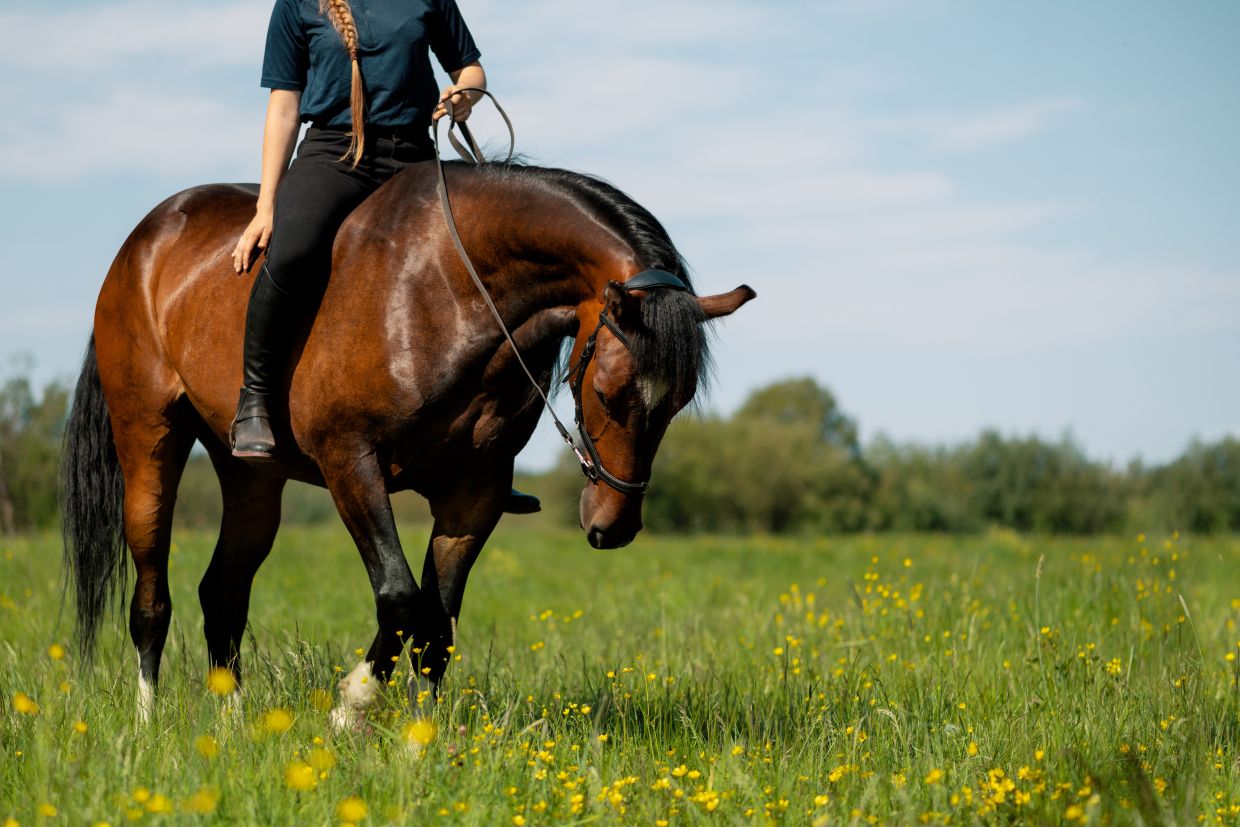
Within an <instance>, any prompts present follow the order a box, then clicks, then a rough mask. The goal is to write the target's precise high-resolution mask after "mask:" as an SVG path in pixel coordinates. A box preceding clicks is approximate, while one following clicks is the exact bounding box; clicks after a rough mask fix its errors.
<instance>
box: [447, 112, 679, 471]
mask: <svg viewBox="0 0 1240 827" xmlns="http://www.w3.org/2000/svg"><path fill="white" fill-rule="evenodd" d="M457 92H478V93H480V94H483V95H485V96H487V97H488V98H490V99H491V103H492V104H493V105H494V106H495V110H496V111H497V112H499V115H500V117H501V118H503V120H504V124H505V125H506V126H507V127H508V157H507V158H505V159H504V160H503V161H502V162H501V163H508V162H509V161H511V160H512V154H513V150H514V149H515V146H516V135H515V133H514V132H513V128H512V121H510V120H509V119H508V114H507V113H506V112H504V110H503V109H502V108H501V107H500V105H499V101H497V100H495V96H494V95H492V94H491V93H490V92H488V91H486V90H485V89H476V88H469V89H458V90H457ZM443 104H444V108H445V109H446V110H447V113H448V140H449V141H450V142H451V143H452V146H453V148H454V149H455V150H456V152H457V154H458V155H460V156H461V158H462V159H463V160H464V161H466V162H467V163H470V164H474V165H476V166H477V165H481V164H485V163H487V160H486V159H485V158H484V157H483V154H482V150H481V149H480V148H479V147H478V143H477V142H476V141H475V140H474V136H473V134H472V133H471V132H470V131H469V127H467V126H466V125H465V124H464V123H463V122H458V121H457V120H456V119H455V118H454V117H453V113H452V101H451V100H445V101H443ZM458 127H459V128H460V130H461V134H462V135H463V136H464V138H465V140H466V142H467V143H468V144H469V147H468V148H466V147H465V146H464V145H462V144H461V142H460V141H458V140H457V139H456V136H455V135H454V134H453V130H455V129H456V128H458ZM432 131H433V133H434V140H435V164H436V166H437V168H438V170H439V200H440V203H441V204H442V205H443V214H444V219H445V220H446V221H447V224H448V234H449V235H450V236H451V237H452V243H453V244H454V245H455V246H456V252H457V254H458V255H459V256H460V258H461V263H463V264H464V265H465V269H466V270H467V271H469V276H470V278H472V279H473V280H474V284H475V285H476V286H477V288H478V291H479V292H480V293H482V299H483V301H484V302H485V303H486V306H487V308H488V309H489V310H490V311H491V315H492V316H494V317H495V321H496V323H497V324H498V325H499V329H500V330H501V331H502V332H503V334H504V338H505V339H507V340H508V344H509V345H510V346H511V347H512V352H513V354H514V355H515V356H516V357H517V363H518V364H519V365H521V370H523V371H525V375H526V377H528V378H529V380H530V384H531V385H533V386H534V390H536V391H538V395H539V396H540V397H542V401H543V404H544V405H546V406H547V411H548V412H549V413H550V414H551V419H552V421H553V422H554V423H555V429H556V430H557V431H559V432H560V437H561V438H563V440H564V442H565V443H566V444H567V445H568V447H569V448H571V449H572V451H573V453H574V454H576V455H577V461H578V462H580V463H581V473H582V474H583V475H584V476H585V478H586V479H588V480H589V481H590V482H591V483H593V484H595V485H597V484H598V483H600V482H603V483H606V484H607V485H609V486H611V487H612V488H614V489H615V490H617V491H619V492H620V493H621V494H645V493H646V490H647V489H648V488H649V487H650V481H649V480H646V481H643V482H628V481H626V480H622V479H620V478H619V477H617V476H616V475H615V474H612V473H611V472H610V471H608V470H607V469H606V468H605V467H603V460H602V458H601V457H600V456H599V454H598V448H597V447H596V446H595V444H594V439H593V438H592V437H591V436H590V432H589V431H588V430H586V426H585V415H584V413H583V411H582V403H581V399H582V385H583V383H584V382H585V376H586V368H587V367H588V366H589V364H590V360H591V359H592V358H594V352H595V350H596V346H597V344H598V334H599V331H600V330H602V329H603V328H604V327H606V328H607V329H608V330H610V331H611V333H612V335H614V336H615V337H616V339H618V340H619V341H620V343H621V344H622V345H624V346H625V347H626V348H627V349H628V350H629V352H630V353H632V352H634V347H633V341H632V340H631V339H630V338H629V337H628V335H627V334H626V333H625V332H624V331H622V330H621V329H620V325H618V324H616V321H615V320H614V319H612V318H611V317H610V316H608V315H607V309H606V307H604V309H603V310H602V311H601V312H600V313H599V314H598V324H597V325H595V327H594V331H593V332H592V333H591V334H590V336H589V337H588V338H587V339H586V341H585V344H584V345H582V348H581V355H580V356H579V357H578V359H577V366H576V367H575V368H573V369H572V370H570V371H569V374H568V376H567V377H565V381H566V382H568V383H569V389H570V391H571V393H572V395H573V405H574V413H573V425H574V427H575V428H576V429H577V436H578V439H577V440H574V439H573V437H572V435H570V434H569V432H568V429H567V428H566V427H564V423H563V422H561V421H560V418H559V417H558V416H556V413H555V409H554V408H552V407H551V400H549V399H548V398H547V394H546V392H545V391H543V389H542V386H541V385H539V384H538V380H536V379H535V378H534V374H533V373H531V372H530V369H529V367H527V366H526V364H525V360H524V359H522V358H521V351H520V350H518V349H517V343H516V342H515V341H513V338H512V333H511V332H509V330H508V326H507V325H506V324H504V319H503V317H502V316H500V313H499V309H498V308H497V307H496V306H495V302H494V301H493V300H492V299H491V294H490V293H489V292H487V288H486V285H484V284H483V283H482V279H481V278H480V277H479V276H478V271H477V270H475V269H474V265H473V262H471V261H470V260H469V254H468V253H466V252H465V245H464V244H463V243H462V242H461V236H460V234H459V233H458V232H457V229H456V220H455V219H454V218H453V217H452V204H451V202H450V201H449V200H448V182H447V180H446V179H445V177H444V172H443V158H442V157H440V154H439V123H438V121H436V122H435V126H434V129H433V130H432ZM620 286H621V287H622V288H623V289H624V290H625V291H626V292H632V291H634V290H679V291H687V290H688V287H687V286H686V285H685V283H684V281H682V280H681V279H680V278H679V277H678V276H676V275H675V274H673V273H669V272H667V271H666V270H643V271H642V272H640V273H638V274H636V275H634V276H633V277H632V278H630V279H628V280H627V281H625V282H623V283H622V284H621V285H620ZM583 449H584V451H583Z"/></svg>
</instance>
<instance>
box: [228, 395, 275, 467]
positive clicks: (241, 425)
mask: <svg viewBox="0 0 1240 827" xmlns="http://www.w3.org/2000/svg"><path fill="white" fill-rule="evenodd" d="M228 438H229V444H230V447H231V448H232V455H233V456H234V457H239V458H241V459H248V460H257V461H260V462H261V461H270V460H272V459H274V458H275V451H276V439H275V436H274V435H273V434H272V433H271V417H270V416H269V415H268V413H267V397H266V396H264V395H263V394H258V393H254V392H253V391H251V390H250V389H249V388H245V387H243V388H242V389H241V398H240V399H239V400H237V415H236V416H235V417H234V418H233V423H232V427H231V428H230V429H229V433H228Z"/></svg>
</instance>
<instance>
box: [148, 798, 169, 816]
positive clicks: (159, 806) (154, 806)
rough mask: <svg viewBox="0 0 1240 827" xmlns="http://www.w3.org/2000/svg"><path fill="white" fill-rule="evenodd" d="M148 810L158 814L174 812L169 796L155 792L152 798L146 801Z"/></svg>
mask: <svg viewBox="0 0 1240 827" xmlns="http://www.w3.org/2000/svg"><path fill="white" fill-rule="evenodd" d="M146 811H147V812H148V813H157V814H158V813H170V812H172V802H171V801H169V800H168V796H166V795H163V794H161V793H155V794H154V795H152V796H151V800H150V801H148V802H146Z"/></svg>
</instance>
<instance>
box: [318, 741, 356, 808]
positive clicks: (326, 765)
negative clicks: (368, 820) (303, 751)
mask: <svg viewBox="0 0 1240 827" xmlns="http://www.w3.org/2000/svg"><path fill="white" fill-rule="evenodd" d="M309 762H310V766H312V767H314V768H315V769H316V770H318V771H319V772H327V771H328V770H330V769H331V768H332V767H334V766H336V756H335V755H334V754H333V753H332V751H331V750H329V749H325V748H324V747H315V748H314V749H312V750H310V758H309ZM341 818H344V817H343V816H341ZM344 820H345V821H357V820H358V819H356V818H345V819H344Z"/></svg>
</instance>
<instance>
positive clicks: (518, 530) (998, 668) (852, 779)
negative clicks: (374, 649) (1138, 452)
mask: <svg viewBox="0 0 1240 827" xmlns="http://www.w3.org/2000/svg"><path fill="white" fill-rule="evenodd" d="M528 526H529V524H528V523H526V524H522V523H521V522H520V520H519V519H511V518H510V519H509V521H508V522H507V523H506V525H505V526H504V527H502V528H501V530H500V531H499V532H498V533H497V536H496V537H495V538H493V540H492V542H491V543H490V545H489V546H488V548H487V550H486V551H485V552H484V555H483V558H482V560H481V561H480V563H479V564H478V566H477V568H476V569H475V571H474V574H473V577H472V582H471V585H470V588H469V590H468V592H467V596H466V601H465V608H464V612H463V617H462V622H461V626H460V635H459V645H458V649H457V658H458V662H457V663H455V664H454V665H453V667H452V669H451V670H450V672H449V678H448V680H447V682H446V685H445V691H444V693H443V697H442V699H441V702H440V704H439V706H438V707H437V709H436V712H435V718H434V720H435V724H436V729H435V731H434V732H433V733H432V732H429V731H424V730H423V729H417V728H415V734H416V735H418V736H420V737H421V738H422V739H424V740H430V744H429V745H428V746H427V747H426V748H425V749H424V750H423V751H422V752H421V753H418V752H417V751H415V750H412V749H410V748H409V746H408V744H407V743H406V738H405V736H406V735H407V734H408V730H409V727H408V722H409V719H408V718H407V717H406V713H405V712H403V711H402V709H401V703H400V695H401V693H400V692H398V691H397V690H392V691H391V697H390V698H388V699H387V703H386V705H385V707H384V708H383V709H382V710H381V711H379V712H377V713H376V714H374V715H373V716H372V718H371V728H370V730H369V731H368V732H366V733H361V734H347V735H343V736H337V735H333V734H332V733H331V732H330V731H329V728H328V725H327V713H326V711H325V709H324V707H325V706H326V705H327V702H328V701H329V699H328V698H327V697H326V696H325V694H324V691H325V690H326V691H332V690H334V686H335V682H336V680H337V679H338V672H337V670H338V669H341V668H342V669H344V670H346V671H347V670H348V669H349V668H350V667H351V666H352V665H353V664H354V663H355V662H356V660H357V658H356V656H355V655H354V650H355V649H357V648H358V647H362V646H366V645H368V644H369V641H370V638H371V636H372V634H373V626H372V622H373V621H372V613H373V604H372V600H371V596H370V591H369V587H368V584H367V581H366V577H365V574H364V571H363V568H362V566H361V564H360V562H359V561H358V559H357V555H356V552H355V551H354V550H353V549H352V546H351V544H350V542H349V540H348V538H347V536H346V535H345V534H344V532H343V530H342V529H339V528H320V529H290V530H285V531H284V532H282V534H281V537H280V539H279V541H278V544H277V548H276V550H275V553H274V554H273V556H272V558H271V560H270V561H269V562H268V563H267V565H266V566H265V567H264V569H263V570H262V571H261V572H260V573H259V576H258V579H257V582H256V585H255V590H254V600H253V610H252V613H251V639H250V641H248V642H247V646H246V650H245V653H244V658H245V664H244V666H245V669H246V679H247V680H246V684H245V690H244V692H243V693H242V694H241V695H240V700H239V703H238V702H235V701H234V702H231V703H230V702H226V701H224V700H222V699H221V698H219V697H216V696H215V695H213V694H211V693H210V692H208V691H207V688H206V682H205V677H206V676H205V674H204V672H205V646H204V644H203V642H202V637H201V613H200V610H199V608H198V604H197V597H196V592H195V588H196V584H197V580H198V577H199V576H200V575H201V573H202V571H203V569H204V567H205V565H206V560H207V557H208V555H209V553H210V549H211V547H212V545H213V542H214V538H213V537H212V536H210V535H208V534H185V533H182V534H179V535H178V537H177V545H176V547H175V549H174V555H173V558H172V563H173V565H172V569H171V575H172V579H173V586H172V589H173V602H174V616H173V627H172V633H171V637H170V641H169V646H168V649H167V651H166V653H165V660H164V670H163V675H162V684H161V692H160V697H159V699H158V708H157V711H156V714H155V717H154V718H153V720H152V721H151V723H150V724H149V725H147V726H145V727H140V726H137V725H136V724H135V721H134V706H135V684H136V671H137V670H136V664H135V660H134V657H133V655H132V652H131V651H130V650H129V648H128V642H127V638H126V637H124V636H123V635H122V628H123V624H122V623H121V622H120V619H119V617H118V618H117V619H116V620H115V622H109V624H108V626H109V632H108V634H107V635H106V636H105V639H104V643H103V646H102V648H101V650H100V652H99V656H98V657H97V659H96V662H95V665H94V666H93V668H91V669H90V670H88V671H87V672H86V673H85V674H83V670H81V669H80V666H79V664H78V663H77V662H75V656H74V654H73V647H72V645H71V644H72V641H71V639H70V633H71V628H70V624H69V622H68V611H67V610H66V612H65V616H64V617H59V607H60V604H59V600H60V588H59V578H60V560H59V558H60V551H59V543H58V541H57V539H55V538H54V537H52V536H45V537H36V538H27V539H0V689H3V692H4V696H5V710H4V713H3V717H2V719H0V748H2V757H0V824H2V823H4V819H5V818H6V817H11V819H12V820H13V821H16V822H17V823H19V824H54V823H64V824H95V823H98V822H108V823H110V824H111V825H119V824H124V823H127V822H129V821H138V822H142V823H147V822H150V823H156V824H174V823H175V824H194V823H211V822H215V821H218V822H221V823H236V824H331V823H338V822H348V821H352V822H361V823H364V824H404V823H432V822H443V823H467V824H487V825H508V824H516V825H522V824H526V825H536V824H553V823H554V824H568V823H574V824H584V823H593V824H613V823H635V824H663V823H670V824H702V823H713V822H718V823H742V824H750V823H754V824H761V823H770V822H775V823H787V824H842V823H914V822H918V821H924V822H928V823H953V824H961V823H966V824H967V823H1000V822H1002V823H1012V822H1017V823H1059V822H1067V823H1103V822H1111V823H1121V824H1126V823H1142V822H1143V823H1146V824H1153V823H1172V822H1174V823H1178V824H1194V823H1198V822H1205V823H1211V824H1213V823H1225V824H1233V823H1238V821H1240V719H1238V714H1240V700H1238V695H1237V692H1238V690H1237V675H1238V674H1240V673H1238V669H1240V665H1238V662H1237V653H1238V651H1240V650H1238V648H1237V647H1238V645H1240V629H1237V621H1240V540H1237V539H1234V538H1223V539H1210V540H1205V539H1203V540H1192V541H1189V540H1180V539H1177V538H1162V537H1159V538H1154V537H1150V538H1135V537H1129V538H1112V539H1101V540H1099V539H1079V540H1078V539H1053V538H1052V539H1044V538H1022V537H1017V536H1014V535H1008V534H991V535H988V536H983V537H976V538H940V537H894V536H893V537H884V536H879V537H855V538H840V539H834V538H829V539H805V540H794V539H787V540H774V539H767V538H748V539H745V538H694V539H676V538H657V537H641V538H639V539H638V541H637V542H636V543H635V545H633V546H632V547H630V548H628V549H623V550H620V551H614V552H596V551H592V550H590V549H589V548H588V547H587V546H586V544H585V541H584V539H583V538H582V537H581V536H580V535H579V534H576V533H569V532H559V531H556V530H552V529H543V528H537V529H536V528H530V527H528ZM425 534H426V532H425V529H424V528H421V527H417V526H409V527H407V528H406V530H405V531H404V537H405V542H406V546H407V547H408V548H411V549H418V553H417V555H416V559H414V561H413V562H414V570H415V571H418V570H420V567H421V559H420V557H421V554H420V549H421V548H422V545H423V543H424V542H425ZM411 556H414V555H411ZM1042 558H1044V563H1041V564H1040V563H1039V560H1040V559H1042ZM1039 571H1040V576H1039ZM58 617H59V619H58ZM432 736H433V738H432Z"/></svg>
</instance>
